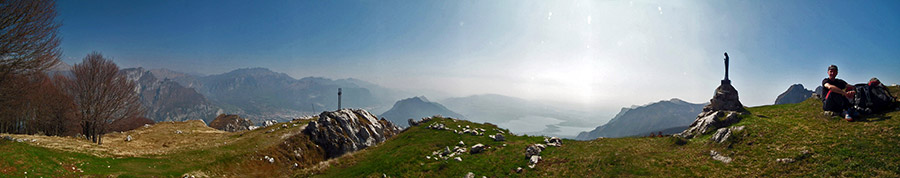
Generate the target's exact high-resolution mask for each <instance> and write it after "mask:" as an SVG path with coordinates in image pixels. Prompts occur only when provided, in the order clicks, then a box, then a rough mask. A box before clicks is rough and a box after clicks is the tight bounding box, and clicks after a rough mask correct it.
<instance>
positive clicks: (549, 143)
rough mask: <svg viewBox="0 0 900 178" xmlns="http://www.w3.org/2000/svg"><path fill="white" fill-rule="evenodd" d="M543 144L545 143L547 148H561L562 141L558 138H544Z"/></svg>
mask: <svg viewBox="0 0 900 178" xmlns="http://www.w3.org/2000/svg"><path fill="white" fill-rule="evenodd" d="M544 143H546V144H547V146H555V147H560V146H562V139H560V138H559V137H550V139H547V138H544Z"/></svg>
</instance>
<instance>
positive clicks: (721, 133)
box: [709, 126, 745, 143]
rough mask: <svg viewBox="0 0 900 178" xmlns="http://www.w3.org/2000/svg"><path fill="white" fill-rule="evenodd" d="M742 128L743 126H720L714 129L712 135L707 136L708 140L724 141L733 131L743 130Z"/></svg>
mask: <svg viewBox="0 0 900 178" xmlns="http://www.w3.org/2000/svg"><path fill="white" fill-rule="evenodd" d="M744 128H745V126H739V127H728V128H720V129H719V130H717V131H716V133H715V134H713V136H712V137H710V138H709V141H711V142H715V143H724V142H725V141H728V138H729V137H731V135H732V134H733V133H735V132H739V131H741V130H744Z"/></svg>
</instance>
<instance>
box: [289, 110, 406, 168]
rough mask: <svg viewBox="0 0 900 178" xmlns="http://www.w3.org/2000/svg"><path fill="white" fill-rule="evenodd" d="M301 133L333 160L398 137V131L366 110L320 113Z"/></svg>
mask: <svg viewBox="0 0 900 178" xmlns="http://www.w3.org/2000/svg"><path fill="white" fill-rule="evenodd" d="M303 132H304V133H305V134H307V135H309V138H310V140H312V141H313V143H315V144H316V145H319V146H320V147H322V149H323V150H325V153H326V157H328V158H335V157H338V156H341V155H343V154H345V153H348V152H352V151H356V150H360V149H364V148H367V147H370V146H375V144H378V143H381V142H384V141H385V140H387V139H388V138H390V137H393V136H395V135H397V134H399V133H400V129H399V128H398V127H397V126H395V125H394V124H393V123H391V122H389V121H387V120H384V119H380V120H379V119H378V117H375V115H373V114H371V113H369V112H368V111H366V110H362V109H341V110H338V111H330V112H322V113H321V114H319V119H318V120H316V121H310V122H309V124H308V125H307V126H306V129H305V130H304V131H303Z"/></svg>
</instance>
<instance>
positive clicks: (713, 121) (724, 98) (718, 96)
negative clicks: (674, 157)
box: [676, 80, 747, 138]
mask: <svg viewBox="0 0 900 178" xmlns="http://www.w3.org/2000/svg"><path fill="white" fill-rule="evenodd" d="M746 113H747V110H746V109H744V105H743V104H741V101H740V100H738V92H737V90H735V89H734V86H731V81H730V80H722V84H721V85H719V87H718V88H716V93H715V94H714V95H713V98H712V99H710V100H709V104H708V105H706V106H704V107H703V112H701V113H700V114H699V115H697V119H696V120H694V123H691V126H690V127H688V129H686V130H684V131H683V132H681V133H679V134H676V136H680V137H684V138H693V137H694V136H697V135H702V134H705V133H707V132H711V131H714V130H716V129H717V128H723V127H728V126H730V125H731V124H734V123H737V122H738V121H740V119H741V118H740V117H739V116H740V115H741V114H746Z"/></svg>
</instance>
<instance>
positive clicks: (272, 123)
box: [264, 120, 278, 127]
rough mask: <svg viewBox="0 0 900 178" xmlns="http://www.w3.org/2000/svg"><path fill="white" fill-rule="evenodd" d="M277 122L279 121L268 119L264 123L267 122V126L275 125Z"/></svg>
mask: <svg viewBox="0 0 900 178" xmlns="http://www.w3.org/2000/svg"><path fill="white" fill-rule="evenodd" d="M277 123H278V121H277V120H267V121H266V122H264V124H265V126H266V127H268V126H272V125H275V124H277Z"/></svg>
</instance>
